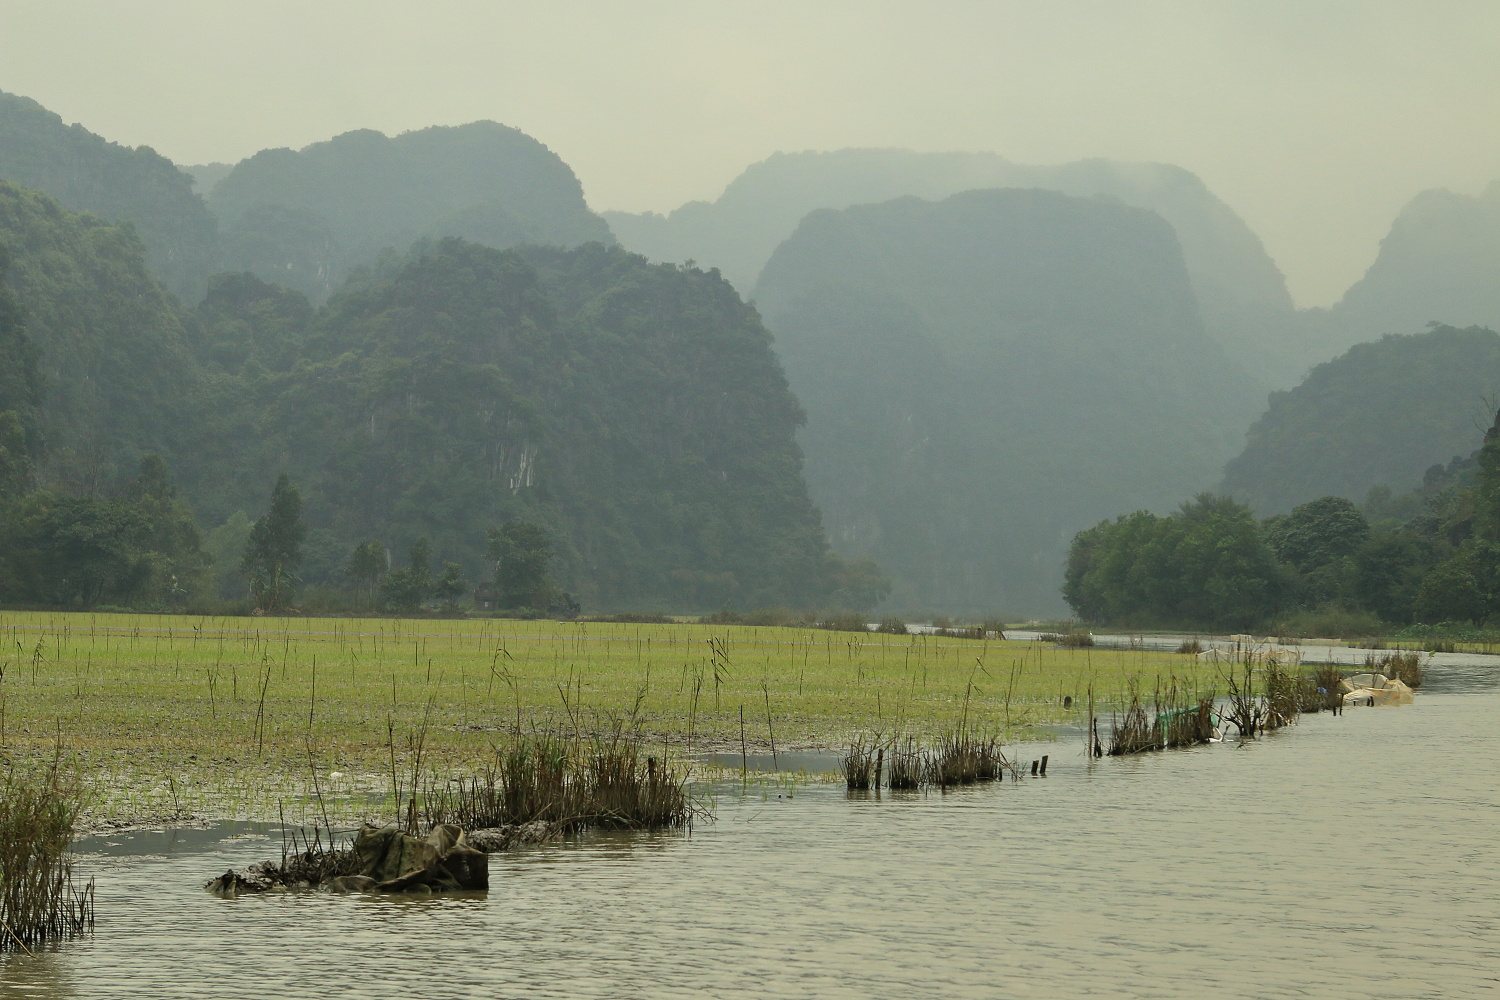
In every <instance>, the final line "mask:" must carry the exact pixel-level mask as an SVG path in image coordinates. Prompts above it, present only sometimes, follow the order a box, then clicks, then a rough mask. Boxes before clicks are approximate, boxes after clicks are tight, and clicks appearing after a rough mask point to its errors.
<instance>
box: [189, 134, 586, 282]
mask: <svg viewBox="0 0 1500 1000" xmlns="http://www.w3.org/2000/svg"><path fill="white" fill-rule="evenodd" d="M209 204H210V205H211V206H212V208H213V210H214V212H215V213H217V214H218V216H219V217H220V218H221V219H222V220H223V224H224V239H223V261H224V264H225V266H226V267H228V268H231V269H244V270H248V271H253V272H255V273H256V274H258V275H260V276H261V277H263V278H266V279H267V280H271V281H275V282H277V283H278V284H283V285H286V286H288V287H291V288H295V289H297V290H299V291H301V292H303V293H304V294H306V295H308V296H309V297H311V298H312V299H314V300H315V301H322V300H323V299H324V298H326V297H327V296H328V295H329V294H330V293H331V292H332V291H333V290H334V289H335V288H337V287H338V286H339V285H340V284H341V283H342V281H343V279H344V277H345V276H346V275H347V274H348V272H349V271H350V269H351V268H353V267H356V266H359V265H362V264H366V263H368V262H369V261H371V260H373V259H374V257H375V255H376V254H377V253H378V252H379V251H380V250H381V249H382V248H385V247H405V246H407V245H409V244H410V243H411V242H412V241H413V240H415V239H418V238H422V237H439V236H461V237H464V238H466V239H469V240H472V241H475V242H479V243H483V244H485V245H488V246H494V247H502V248H503V247H510V246H515V245H517V244H521V243H536V244H552V245H558V246H577V245H579V244H581V243H586V242H590V241H600V242H606V243H608V242H612V241H613V239H614V238H613V236H611V235H610V232H609V227H608V226H606V225H605V223H604V222H603V220H601V219H600V218H599V217H598V216H597V215H594V214H593V213H592V212H590V211H589V209H588V206H587V205H586V204H585V203H584V200H583V188H582V186H581V185H580V184H579V182H578V178H577V177H575V176H574V175H573V171H572V170H571V169H569V167H568V165H567V164H566V163H564V162H563V161H562V160H561V159H560V158H559V157H558V156H557V154H556V153H554V152H552V151H551V150H550V149H548V148H547V147H546V146H544V145H542V144H541V143H540V142H537V141H536V140H535V139H533V138H531V137H530V136H528V135H526V134H525V133H524V132H521V131H520V130H518V129H514V128H508V127H506V126H504V125H499V124H496V123H495V122H488V121H482V122H473V123H471V124H468V125H460V126H444V127H434V128H427V129H422V130H420V131H416V132H407V133H404V134H402V135H398V136H395V137H387V136H385V135H384V134H382V133H380V132H375V131H372V130H370V129H362V130H359V131H355V132H346V133H344V134H343V135H339V136H336V137H334V138H333V139H330V140H328V141H326V142H319V143H314V144H313V145H311V146H308V147H307V148H305V149H302V150H297V151H294V150H291V149H267V150H262V151H261V152H259V153H257V154H255V155H254V156H252V157H250V158H248V159H246V160H243V161H241V162H240V163H239V164H237V165H235V167H234V169H233V170H231V171H229V173H228V174H227V175H226V176H224V177H223V178H222V179H221V180H219V181H218V182H217V183H215V184H214V185H213V188H212V191H211V193H210V195H209Z"/></svg>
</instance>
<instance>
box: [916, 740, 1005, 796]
mask: <svg viewBox="0 0 1500 1000" xmlns="http://www.w3.org/2000/svg"><path fill="white" fill-rule="evenodd" d="M1010 766H1011V765H1010V762H1009V761H1007V760H1006V759H1005V754H1003V753H1001V752H1000V744H999V741H998V740H996V739H995V738H993V737H991V738H989V739H982V738H980V737H976V736H974V735H972V734H970V733H968V732H962V731H961V732H957V733H949V734H948V735H946V736H943V737H941V738H940V739H939V740H938V743H937V746H936V747H934V748H933V750H932V753H931V754H930V755H929V756H928V760H927V769H926V770H927V777H928V780H929V781H931V782H932V784H934V785H937V786H939V787H940V788H947V787H949V786H951V785H972V784H974V783H975V782H979V781H994V780H995V779H997V778H999V777H1001V776H1002V774H1003V773H1004V771H1005V770H1006V769H1007V768H1009V767H1010Z"/></svg>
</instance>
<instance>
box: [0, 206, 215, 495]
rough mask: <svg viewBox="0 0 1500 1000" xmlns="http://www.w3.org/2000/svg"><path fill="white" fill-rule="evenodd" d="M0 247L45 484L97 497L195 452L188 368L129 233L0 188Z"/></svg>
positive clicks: (197, 402) (165, 306) (195, 378)
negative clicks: (38, 380)
mask: <svg viewBox="0 0 1500 1000" xmlns="http://www.w3.org/2000/svg"><path fill="white" fill-rule="evenodd" d="M0 246H3V247H4V248H5V250H6V251H7V252H8V256H9V259H10V266H9V269H8V271H7V273H6V274H5V275H4V277H3V279H0V280H4V281H5V282H6V284H8V285H9V287H10V288H11V289H12V290H13V291H14V292H15V295H16V298H17V300H18V301H19V303H20V306H21V308H22V309H23V310H24V313H25V334H26V337H27V338H28V340H29V341H30V343H31V344H32V345H34V347H35V349H36V351H37V352H38V359H39V361H38V363H39V366H40V371H41V376H42V382H43V384H44V385H45V396H44V403H43V405H42V407H41V411H42V413H43V419H42V420H41V422H40V423H41V426H40V433H41V435H42V437H43V439H44V440H45V442H46V460H45V468H46V477H47V479H48V480H49V481H52V482H55V483H57V484H59V485H62V486H65V487H66V488H69V489H74V490H81V491H83V492H96V491H98V490H99V489H101V488H103V487H104V486H105V485H107V484H112V483H114V482H115V481H116V480H118V479H120V478H121V477H126V476H129V475H130V474H132V473H133V472H134V470H135V467H136V465H137V463H138V462H139V460H140V457H141V455H143V454H145V453H147V452H159V453H161V454H163V455H168V456H178V455H181V454H182V453H183V451H184V449H187V448H189V447H195V446H196V442H195V441H194V442H190V435H191V434H192V423H193V421H192V419H191V417H192V415H193V414H194V413H195V412H196V408H197V407H199V406H201V405H202V402H203V400H202V397H201V392H202V388H203V387H202V382H201V379H200V376H199V371H198V366H197V365H196V363H195V361H194V359H193V357H192V355H191V353H190V349H189V346H188V343H187V337H186V330H185V329H184V326H183V323H182V320H181V318H180V316H179V313H178V309H177V306H176V303H175V301H174V300H173V298H172V296H171V295H170V294H168V293H167V292H166V291H165V290H164V289H163V288H161V286H160V285H158V284H157V282H156V280H155V278H154V277H153V276H152V274H151V271H150V269H149V267H148V266H147V264H146V260H145V255H144V250H143V248H142V246H141V244H140V241H139V240H137V239H136V237H135V235H134V233H133V232H132V231H131V230H130V229H129V228H122V227H119V226H113V225H108V224H105V223H103V222H101V221H100V220H98V219H97V218H94V217H92V216H87V215H75V214H74V213H72V212H69V211H68V210H66V209H64V208H63V207H62V206H60V205H59V204H58V203H57V202H56V201H54V200H53V199H51V198H49V197H48V196H47V195H44V194H42V193H40V192H37V191H28V190H26V189H23V188H20V187H17V186H16V185H14V184H10V183H8V182H5V181H0Z"/></svg>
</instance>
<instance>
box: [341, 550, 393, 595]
mask: <svg viewBox="0 0 1500 1000" xmlns="http://www.w3.org/2000/svg"><path fill="white" fill-rule="evenodd" d="M389 568H390V566H389V564H388V561H387V559H386V555H385V547H384V546H383V545H381V544H380V543H379V542H361V543H360V544H359V545H356V546H355V547H354V551H353V552H352V553H351V554H350V556H349V562H348V563H347V564H346V565H345V566H344V575H345V576H347V577H349V579H351V580H353V581H354V583H355V586H356V587H358V588H359V594H360V596H361V597H363V598H365V599H366V600H373V599H374V597H375V592H376V590H377V589H378V588H379V586H380V578H381V577H382V576H384V575H385V572H386V570H387V569H389Z"/></svg>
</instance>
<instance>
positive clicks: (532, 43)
mask: <svg viewBox="0 0 1500 1000" xmlns="http://www.w3.org/2000/svg"><path fill="white" fill-rule="evenodd" d="M0 89H3V90H9V91H11V92H14V93H21V94H25V95H27V96H30V97H33V98H35V99H37V100H38V101H40V102H42V103H43V104H45V105H47V106H48V107H50V108H52V109H53V110H54V111H56V112H58V113H59V114H60V115H62V116H63V118H64V119H65V120H67V121H70V122H72V121H78V122H82V123H83V124H84V125H85V126H87V127H88V128H90V129H92V130H93V131H95V132H99V133H101V134H103V135H105V136H107V137H108V138H111V139H114V140H116V141H119V142H124V143H128V144H132V145H134V144H139V143H145V144H148V145H151V146H154V147H155V148H156V149H158V150H159V151H161V152H162V153H164V154H166V155H168V156H170V157H172V158H173V159H174V160H177V161H178V162H179V163H183V164H190V163H196V162H204V161H211V160H228V161H233V160H237V159H239V158H241V157H243V156H246V155H248V154H250V153H253V152H255V151H256V150H257V149H261V148H263V147H267V146H293V147H299V146H303V145H306V144H307V143H310V142H315V141H317V140H320V139H325V138H328V137H329V136H331V135H334V134H337V133H339V132H343V131H347V130H349V129H353V128H376V129H380V130H381V131H384V132H387V133H397V132H401V131H404V130H407V129H414V128H421V127H423V126H425V125H432V124H458V123H462V122H466V121H472V120H474V119H477V118H492V119H495V120H497V121H501V122H504V123H506V124H509V125H515V126H517V127H519V128H521V129H523V130H525V131H526V132H528V133H530V134H532V135H534V136H536V137H537V138H538V139H540V140H542V141H543V142H545V143H547V144H548V145H549V146H551V147H552V148H553V149H554V150H556V151H557V152H558V153H559V154H560V155H561V156H562V157H563V158H564V159H565V160H567V161H568V163H569V164H571V165H572V167H573V169H574V170H575V171H576V172H577V173H578V176H579V178H580V179H581V180H582V181H583V185H584V188H585V190H586V192H587V194H588V198H589V202H590V204H591V205H592V206H593V207H594V208H596V209H609V208H618V209H628V210H643V209H652V210H656V211H665V210H670V209H672V208H674V207H676V206H677V205H678V204H680V203H682V202H683V201H686V200H688V199H692V198H713V197H715V196H716V195H717V194H718V193H719V191H720V190H722V188H723V186H724V185H725V184H726V183H727V182H728V181H729V180H731V179H732V178H733V177H734V176H735V175H736V174H738V173H739V172H740V171H741V170H742V169H743V168H744V167H745V166H746V165H747V164H749V163H752V162H754V161H756V160H760V159H764V158H765V157H766V156H768V155H769V154H771V153H772V152H775V151H776V150H800V149H834V148H838V147H842V146H906V147H910V148H914V149H921V150H945V149H973V150H993V151H995V152H998V153H1000V154H1001V155H1002V156H1005V157H1007V158H1009V159H1012V160H1016V161H1020V162H1032V163H1055V162H1062V161H1066V160H1071V159H1077V158H1080V157H1089V156H1104V157H1112V158H1117V159H1139V160H1159V161H1165V162H1170V163H1177V164H1180V165H1182V166H1184V167H1187V168H1188V169H1190V170H1193V171H1195V172H1196V173H1197V174H1199V175H1200V176H1201V177H1202V178H1203V179H1204V180H1205V181H1206V182H1207V183H1208V185H1209V187H1211V188H1212V189H1213V190H1214V191H1215V192H1217V193H1218V194H1219V196H1220V197H1222V198H1223V199H1224V200H1225V201H1227V202H1228V203H1229V204H1230V205H1231V206H1232V207H1233V208H1234V209H1235V210H1237V211H1238V212H1239V213H1240V214H1241V215H1242V216H1243V217H1244V218H1245V220H1246V221H1247V222H1248V223H1249V224H1250V226H1251V227H1252V228H1254V229H1255V230H1256V232H1258V233H1259V234H1260V235H1261V237H1262V239H1264V240H1265V242H1266V246H1267V249H1268V250H1269V251H1270V252H1271V255H1272V256H1273V257H1274V258H1275V259H1276V261H1277V262H1278V263H1279V264H1280V265H1281V268H1282V270H1283V271H1284V272H1285V273H1286V275H1287V277H1288V280H1289V282H1290V284H1291V288H1292V292H1293V294H1294V295H1295V296H1296V298H1297V299H1298V301H1299V302H1300V303H1302V304H1304V305H1318V304H1327V303H1328V302H1331V301H1333V300H1334V299H1336V298H1338V296H1339V295H1341V294H1342V292H1343V290H1344V288H1345V287H1347V286H1348V284H1349V283H1350V282H1352V281H1353V280H1355V279H1356V278H1358V277H1359V275H1360V274H1362V273H1363V271H1364V269H1365V268H1366V267H1367V266H1368V265H1369V263H1370V261H1371V259H1372V258H1373V256H1374V253H1375V248H1376V244H1377V243H1378V241H1379V239H1380V238H1381V236H1382V235H1384V233H1385V231H1386V229H1387V228H1388V226H1389V225H1390V221H1391V219H1392V217H1393V216H1394V215H1395V213H1396V211H1397V210H1398V209H1399V208H1400V207H1401V206H1402V205H1403V204H1404V203H1405V202H1406V201H1407V200H1408V199H1409V198H1411V196H1412V195H1414V194H1416V193H1417V192H1418V191H1420V190H1423V189H1425V188H1430V187H1447V188H1450V189H1453V190H1455V191H1460V192H1465V193H1477V192H1478V191H1479V190H1481V189H1482V188H1483V187H1484V186H1485V185H1486V184H1487V183H1488V182H1489V181H1491V180H1495V179H1500V2H1496V0H1481V2H1472V3H1468V2H1445V0H1416V2H1403V3H1391V2H1373V0H1368V2H1358V3H1353V2H1351V3H1344V2H1317V0H1299V2H1278V0H1246V2H1227V0H1226V2H1215V0H1191V2H1138V3H1132V2H1129V0H1099V2H1091V3H1079V2H1063V0H1045V2H1044V0H1034V2H977V0H971V2H960V0H947V2H944V0H927V2H922V3H917V2H908V3H882V2H876V0H857V2H844V0H821V2H820V0H799V2H788V3H781V2H769V0H758V2H743V3H730V2H714V0H691V2H687V0H683V2H677V0H636V2H634V3H622V2H610V3H567V2H557V0H551V2H540V3H539V2H535V0H533V2H528V3H509V2H501V0H424V2H420V3H416V2H400V3H396V2H380V0H357V2H356V0H321V2H320V0H296V2H283V0H235V2H232V3H231V2H219V0H131V2H125V0H92V2H90V0H0Z"/></svg>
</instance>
